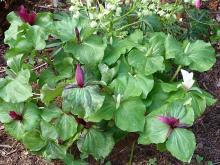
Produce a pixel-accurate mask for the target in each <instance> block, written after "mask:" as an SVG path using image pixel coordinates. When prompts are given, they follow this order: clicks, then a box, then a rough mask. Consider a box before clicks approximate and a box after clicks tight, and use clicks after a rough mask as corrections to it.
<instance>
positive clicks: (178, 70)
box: [170, 65, 182, 82]
mask: <svg viewBox="0 0 220 165" xmlns="http://www.w3.org/2000/svg"><path fill="white" fill-rule="evenodd" d="M181 68H182V65H179V66H178V68H177V69H176V72H175V73H174V75H173V76H172V78H171V80H170V81H171V82H172V81H173V80H175V78H176V77H177V75H178V73H179V72H180V69H181Z"/></svg>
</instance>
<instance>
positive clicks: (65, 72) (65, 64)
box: [54, 56, 73, 78]
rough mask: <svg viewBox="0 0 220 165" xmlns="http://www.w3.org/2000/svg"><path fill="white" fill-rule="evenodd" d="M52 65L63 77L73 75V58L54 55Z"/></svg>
mask: <svg viewBox="0 0 220 165" xmlns="http://www.w3.org/2000/svg"><path fill="white" fill-rule="evenodd" d="M54 67H55V69H56V70H57V72H58V73H59V76H62V77H63V78H70V77H71V76H72V75H73V58H72V57H63V56H55V58H54Z"/></svg>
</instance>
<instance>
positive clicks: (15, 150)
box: [0, 38, 220, 165]
mask: <svg viewBox="0 0 220 165" xmlns="http://www.w3.org/2000/svg"><path fill="white" fill-rule="evenodd" d="M2 41H3V38H0V77H3V75H4V72H3V71H4V66H6V64H5V62H4V60H3V55H4V53H5V50H6V49H7V47H6V46H5V45H4V44H3V42H2ZM196 79H197V80H198V84H199V86H200V87H201V88H203V89H204V90H206V91H208V92H210V93H211V94H213V95H214V96H215V98H216V99H218V101H217V103H216V105H215V106H213V107H209V108H207V110H206V112H205V113H204V115H203V116H202V117H201V118H200V119H199V120H198V121H196V123H195V125H194V126H193V128H192V129H193V132H194V133H195V135H196V139H197V149H196V151H195V155H194V158H193V160H192V163H191V164H193V165H198V164H199V163H198V162H197V161H196V159H195V157H196V156H197V155H200V156H202V157H203V158H204V161H203V162H202V163H201V164H208V163H207V161H212V163H213V164H214V165H218V164H220V59H217V62H216V64H215V66H214V67H213V68H212V70H210V71H208V72H205V73H200V74H196ZM136 139H137V136H136V135H135V134H131V135H129V136H127V137H126V138H125V139H124V140H122V141H121V142H119V143H118V144H116V146H115V148H114V149H113V151H112V153H111V154H110V156H109V157H108V158H107V161H110V162H111V164H112V165H126V164H127V162H128V161H129V157H130V154H131V146H132V144H133V142H134V141H136ZM154 158H156V159H155V160H156V164H158V165H169V164H170V165H182V164H183V163H181V162H179V161H178V160H176V159H175V158H173V157H172V156H171V155H170V154H169V153H167V152H164V153H161V152H159V151H157V149H156V147H155V146H154V145H148V146H143V145H137V144H135V148H134V156H133V165H145V164H146V163H147V162H149V160H153V159H154ZM89 162H90V164H91V165H96V164H97V165H98V164H100V163H98V162H96V161H94V160H93V159H89ZM0 165H63V163H61V162H58V161H53V162H49V161H46V160H44V159H42V158H41V157H39V156H34V155H32V154H31V153H29V152H28V151H27V150H26V149H25V148H24V146H23V145H22V144H21V143H19V142H17V141H16V140H14V139H13V138H11V137H10V136H9V135H8V134H7V133H6V132H5V131H4V127H3V126H2V125H0Z"/></svg>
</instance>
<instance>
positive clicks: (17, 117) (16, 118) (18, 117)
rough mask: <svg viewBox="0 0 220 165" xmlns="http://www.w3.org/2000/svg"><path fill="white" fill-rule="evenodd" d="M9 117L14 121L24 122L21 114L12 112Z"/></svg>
mask: <svg viewBox="0 0 220 165" xmlns="http://www.w3.org/2000/svg"><path fill="white" fill-rule="evenodd" d="M9 116H10V117H11V118H12V119H13V120H22V119H23V117H22V116H21V115H19V114H17V112H15V111H10V112H9Z"/></svg>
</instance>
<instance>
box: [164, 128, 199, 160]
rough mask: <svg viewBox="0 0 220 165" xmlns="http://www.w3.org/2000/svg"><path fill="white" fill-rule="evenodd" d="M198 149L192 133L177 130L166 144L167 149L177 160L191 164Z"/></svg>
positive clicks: (180, 129)
mask: <svg viewBox="0 0 220 165" xmlns="http://www.w3.org/2000/svg"><path fill="white" fill-rule="evenodd" d="M195 147H196V139H195V136H194V134H193V133H192V132H191V131H188V130H186V129H183V128H176V129H174V130H173V132H172V134H171V135H170V137H169V138H168V140H167V142H166V148H167V150H168V151H170V152H171V154H172V155H173V156H174V157H176V158H177V159H179V160H181V161H183V162H188V163H190V161H191V158H192V156H193V152H194V150H195Z"/></svg>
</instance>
